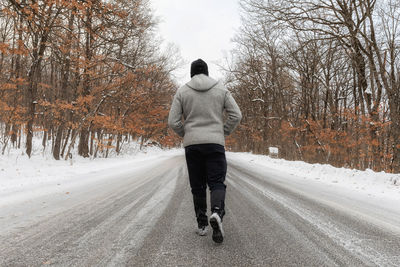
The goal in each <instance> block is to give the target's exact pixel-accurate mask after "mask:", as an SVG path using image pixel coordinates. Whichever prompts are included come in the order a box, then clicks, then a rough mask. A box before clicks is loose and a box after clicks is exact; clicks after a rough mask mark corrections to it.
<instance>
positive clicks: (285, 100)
mask: <svg viewBox="0 0 400 267" xmlns="http://www.w3.org/2000/svg"><path fill="white" fill-rule="evenodd" d="M240 5H241V16H242V25H241V27H240V29H239V30H238V31H237V33H236V36H235V37H234V38H233V40H232V41H233V42H234V44H235V48H234V50H233V51H231V53H230V56H228V57H227V58H226V62H225V63H224V64H222V65H221V68H223V70H224V73H225V80H224V82H225V83H226V85H227V87H228V89H229V90H230V91H231V92H232V94H233V95H234V97H235V99H236V101H237V102H238V104H239V106H240V108H241V110H242V113H243V119H242V122H241V125H240V126H239V127H238V130H237V131H236V132H235V133H234V134H233V135H232V136H231V137H229V138H228V140H227V149H229V150H231V151H247V152H253V153H259V154H267V153H268V147H271V146H274V147H278V148H279V157H281V158H285V159H288V160H302V161H306V162H311V163H327V164H332V165H333V166H337V167H347V168H356V169H362V170H364V169H366V168H370V169H373V170H375V171H386V172H394V173H399V172H400V72H399V66H400V65H399V63H400V59H399V52H400V49H399V33H400V29H399V27H400V2H399V1H396V0H380V1H376V0H375V1H374V0H356V1H354V0H333V1H331V0H306V1H304V0H292V1H284V0H269V1H266V0H240ZM157 23H158V22H157V19H156V18H155V17H154V15H153V13H152V10H151V8H150V6H149V1H146V0H118V1H115V0H110V1H99V0H90V1H81V0H69V1H63V0H39V1H30V0H0V53H1V55H0V70H1V72H0V149H1V153H2V154H4V153H5V151H6V149H7V148H10V147H14V148H19V149H22V150H23V151H24V153H26V155H28V156H31V154H32V140H33V137H34V136H40V138H41V140H42V146H43V149H45V148H46V145H47V144H51V148H49V149H51V151H52V154H53V157H54V158H55V159H62V158H67V157H68V156H69V155H71V151H72V150H73V149H74V148H76V149H77V150H78V154H79V155H80V156H82V157H94V158H95V157H107V156H108V155H109V152H110V151H113V152H115V153H117V154H118V153H119V152H120V151H121V146H122V145H124V144H126V143H129V142H133V141H134V142H140V143H141V144H142V145H145V144H149V143H150V144H154V145H158V146H161V147H174V146H179V145H180V139H179V138H178V137H177V136H176V135H174V134H173V133H172V132H171V130H169V129H168V127H167V116H168V111H169V107H170V104H171V100H172V97H173V95H174V93H175V90H176V89H177V88H178V87H179V84H177V82H176V81H175V80H174V79H173V77H172V75H171V73H172V72H173V71H174V70H175V69H176V68H177V67H178V65H179V64H178V62H179V60H177V51H175V50H174V49H170V50H169V51H164V52H161V51H160V49H159V47H160V45H161V40H158V39H157V38H156V26H157ZM211 76H212V75H211ZM49 141H51V142H49Z"/></svg>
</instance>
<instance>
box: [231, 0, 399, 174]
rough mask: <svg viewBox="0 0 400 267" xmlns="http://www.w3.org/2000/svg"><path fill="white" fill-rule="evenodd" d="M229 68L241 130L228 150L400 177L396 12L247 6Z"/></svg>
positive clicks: (361, 2) (378, 5)
mask: <svg viewBox="0 0 400 267" xmlns="http://www.w3.org/2000/svg"><path fill="white" fill-rule="evenodd" d="M241 6H242V17H243V22H242V23H243V25H242V27H241V29H240V30H239V32H238V34H237V36H236V37H235V39H234V42H235V44H236V48H235V50H234V51H233V52H232V56H231V57H230V58H228V60H227V61H228V62H229V66H228V67H226V73H227V84H228V86H229V89H230V90H231V91H232V92H234V94H235V96H236V98H237V101H238V102H239V106H240V107H241V108H242V112H243V121H242V123H241V127H240V131H239V132H237V133H236V136H235V140H230V146H231V147H232V148H234V149H235V150H241V151H253V152H255V153H261V154H265V153H267V148H268V147H270V146H276V147H278V148H279V149H280V152H279V153H280V157H282V158H286V159H289V160H303V161H307V162H311V163H328V164H332V165H333V166H337V167H347V168H357V169H362V170H364V169H366V168H370V169H373V170H375V171H382V170H383V171H387V172H395V173H398V172H400V75H399V74H400V73H399V66H400V65H399V63H400V58H399V52H400V50H399V41H400V39H399V34H400V29H399V27H400V24H399V22H400V2H399V1H396V0H380V1H374V0H357V1H353V0H351V1H350V0H334V1H330V0H307V1H304V0H292V1H283V0H270V1H263V0H243V1H241Z"/></svg>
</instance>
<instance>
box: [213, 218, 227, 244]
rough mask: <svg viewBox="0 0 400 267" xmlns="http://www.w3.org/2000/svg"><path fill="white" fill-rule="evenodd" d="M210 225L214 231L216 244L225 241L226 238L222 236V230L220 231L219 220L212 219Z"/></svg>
mask: <svg viewBox="0 0 400 267" xmlns="http://www.w3.org/2000/svg"><path fill="white" fill-rule="evenodd" d="M210 225H211V227H212V229H213V234H212V239H213V241H214V242H215V243H222V242H223V241H224V236H223V235H222V233H221V230H220V229H219V225H218V222H217V219H215V218H211V219H210Z"/></svg>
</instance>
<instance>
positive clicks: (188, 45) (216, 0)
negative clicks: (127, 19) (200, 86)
mask: <svg viewBox="0 0 400 267" xmlns="http://www.w3.org/2000/svg"><path fill="white" fill-rule="evenodd" d="M150 2H151V4H152V7H153V9H154V11H155V15H156V16H157V17H159V19H160V21H161V22H160V24H159V30H160V34H161V36H162V37H163V39H164V41H165V43H173V44H175V45H176V46H177V47H178V48H179V50H180V52H181V56H182V58H183V60H184V65H183V66H182V68H181V69H179V70H178V71H176V72H175V73H174V74H175V75H176V79H177V81H178V82H179V85H182V84H183V83H185V82H187V81H188V80H189V79H190V63H191V62H192V61H194V60H196V59H198V58H201V59H203V60H204V61H206V62H207V64H208V70H209V75H210V76H211V77H213V78H216V79H220V78H222V77H223V75H222V73H221V72H220V71H219V69H218V66H217V65H216V63H222V62H223V59H224V53H227V52H229V50H230V49H231V48H232V43H231V39H232V38H233V36H234V34H235V31H236V30H237V29H238V28H239V26H240V15H239V3H238V0H201V1H200V0H150Z"/></svg>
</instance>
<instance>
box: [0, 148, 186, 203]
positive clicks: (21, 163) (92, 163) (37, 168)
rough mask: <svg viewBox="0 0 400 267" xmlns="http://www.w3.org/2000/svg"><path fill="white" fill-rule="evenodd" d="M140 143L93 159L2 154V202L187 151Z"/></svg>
mask: <svg viewBox="0 0 400 267" xmlns="http://www.w3.org/2000/svg"><path fill="white" fill-rule="evenodd" d="M138 147H139V145H137V146H133V147H132V149H131V151H130V152H131V153H130V154H126V155H123V156H114V157H111V158H96V159H90V158H83V157H79V156H77V155H76V154H74V156H73V157H72V159H68V160H55V159H54V158H53V157H52V155H51V154H50V153H36V154H34V155H33V156H32V157H31V158H30V159H29V158H28V157H27V155H26V154H23V153H22V152H21V151H18V150H9V151H8V153H7V154H6V155H0V202H1V204H6V202H9V201H14V200H15V201H18V200H24V199H26V198H30V197H34V196H36V195H43V194H46V193H51V192H54V191H55V188H56V189H57V190H63V188H65V187H67V186H69V185H71V184H74V185H75V184H78V183H79V184H82V183H86V182H89V181H93V180H95V179H103V178H105V177H107V176H110V177H111V176H112V175H113V174H116V173H129V172H134V171H135V170H136V169H139V168H142V167H144V166H145V165H146V164H149V163H151V162H154V161H155V160H160V159H163V158H166V157H170V156H172V155H176V154H179V153H183V152H182V150H178V149H172V150H162V149H160V148H158V147H145V148H144V149H143V150H139V149H138Z"/></svg>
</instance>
